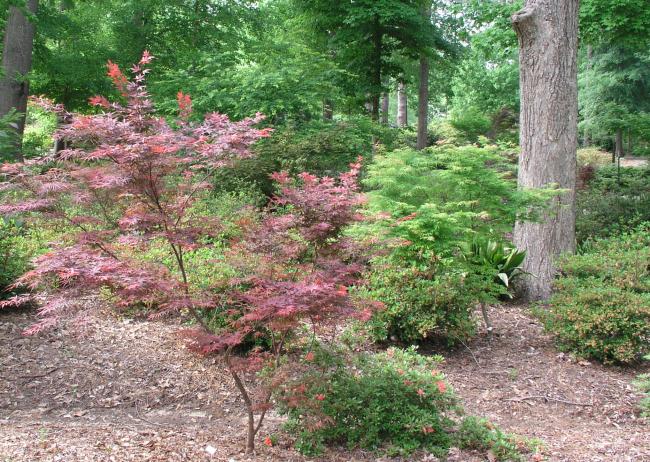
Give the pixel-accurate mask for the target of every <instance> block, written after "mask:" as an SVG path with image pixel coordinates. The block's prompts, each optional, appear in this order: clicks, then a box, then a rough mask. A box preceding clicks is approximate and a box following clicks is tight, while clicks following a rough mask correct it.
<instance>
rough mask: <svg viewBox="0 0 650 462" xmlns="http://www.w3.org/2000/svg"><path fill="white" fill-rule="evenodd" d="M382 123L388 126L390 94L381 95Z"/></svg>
mask: <svg viewBox="0 0 650 462" xmlns="http://www.w3.org/2000/svg"><path fill="white" fill-rule="evenodd" d="M381 123H382V124H383V125H388V93H386V92H383V93H382V94H381Z"/></svg>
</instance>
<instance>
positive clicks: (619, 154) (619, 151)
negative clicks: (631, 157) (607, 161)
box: [614, 128, 625, 157]
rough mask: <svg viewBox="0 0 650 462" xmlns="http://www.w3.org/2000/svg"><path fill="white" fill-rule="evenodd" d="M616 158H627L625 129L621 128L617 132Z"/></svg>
mask: <svg viewBox="0 0 650 462" xmlns="http://www.w3.org/2000/svg"><path fill="white" fill-rule="evenodd" d="M614 154H615V155H616V157H623V156H625V149H624V145H623V129H622V128H619V129H617V130H616V151H615V152H614Z"/></svg>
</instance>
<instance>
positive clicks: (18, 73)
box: [0, 0, 38, 160]
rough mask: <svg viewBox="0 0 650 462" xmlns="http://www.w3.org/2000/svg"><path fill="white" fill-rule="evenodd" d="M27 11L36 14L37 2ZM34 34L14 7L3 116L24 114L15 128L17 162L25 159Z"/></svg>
mask: <svg viewBox="0 0 650 462" xmlns="http://www.w3.org/2000/svg"><path fill="white" fill-rule="evenodd" d="M27 9H28V10H29V11H30V12H31V13H34V14H35V13H36V11H37V9H38V0H28V1H27ZM34 33H35V27H34V24H33V23H32V22H31V21H29V20H28V19H27V18H26V17H25V15H24V14H23V12H22V11H20V9H18V8H17V7H15V6H12V7H10V8H9V15H8V16H7V22H6V24H5V37H4V48H3V51H2V68H3V76H2V79H1V80H0V116H4V115H6V114H7V113H9V111H11V109H16V111H18V112H19V113H21V114H22V116H21V118H20V120H19V122H18V127H17V128H16V132H17V133H18V140H17V143H16V150H15V153H14V154H15V156H16V158H17V159H18V160H22V152H21V147H22V137H23V132H24V131H25V113H26V112H27V97H28V96H29V82H28V81H27V80H25V78H24V77H25V75H26V74H27V73H28V72H29V71H30V70H31V68H32V50H33V48H34Z"/></svg>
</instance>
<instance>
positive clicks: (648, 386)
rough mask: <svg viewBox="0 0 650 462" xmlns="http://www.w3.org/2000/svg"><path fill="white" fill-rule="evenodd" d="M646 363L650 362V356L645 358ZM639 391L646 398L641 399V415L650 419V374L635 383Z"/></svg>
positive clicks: (644, 375) (642, 376) (643, 375)
mask: <svg viewBox="0 0 650 462" xmlns="http://www.w3.org/2000/svg"><path fill="white" fill-rule="evenodd" d="M645 359H646V361H650V355H646V356H645ZM634 384H635V385H636V387H637V389H638V390H639V391H640V392H641V393H643V394H644V395H645V396H644V398H643V399H641V402H640V403H639V406H641V413H642V414H643V415H644V416H645V417H650V374H641V375H639V376H638V377H637V379H636V381H635V382H634Z"/></svg>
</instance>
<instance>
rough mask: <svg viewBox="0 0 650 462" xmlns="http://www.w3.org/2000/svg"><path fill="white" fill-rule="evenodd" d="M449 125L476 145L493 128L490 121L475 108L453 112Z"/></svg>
mask: <svg viewBox="0 0 650 462" xmlns="http://www.w3.org/2000/svg"><path fill="white" fill-rule="evenodd" d="M449 124H450V125H451V126H452V127H454V128H455V129H456V130H458V131H459V132H460V133H462V134H463V136H464V138H465V139H466V140H467V142H470V143H475V142H476V141H477V140H478V138H479V136H485V135H486V134H487V132H488V131H489V130H490V127H491V126H492V124H491V122H490V119H488V118H487V117H486V116H485V114H484V113H483V112H482V111H480V110H479V109H477V108H475V107H469V108H465V109H463V110H462V111H461V110H456V111H453V112H452V113H451V117H450V119H449Z"/></svg>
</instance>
